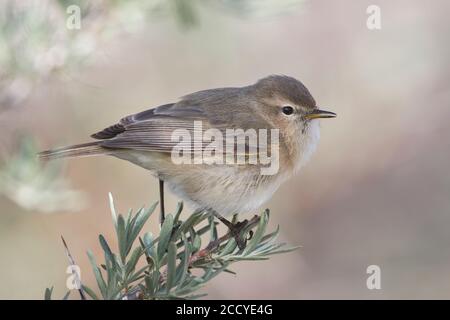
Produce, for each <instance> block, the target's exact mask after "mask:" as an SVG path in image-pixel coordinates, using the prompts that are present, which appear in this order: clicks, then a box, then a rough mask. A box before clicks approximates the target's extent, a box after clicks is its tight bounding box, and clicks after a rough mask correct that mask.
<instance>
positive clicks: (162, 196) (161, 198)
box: [159, 180, 166, 225]
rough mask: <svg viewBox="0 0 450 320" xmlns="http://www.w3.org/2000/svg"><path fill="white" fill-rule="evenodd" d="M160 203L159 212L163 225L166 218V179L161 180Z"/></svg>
mask: <svg viewBox="0 0 450 320" xmlns="http://www.w3.org/2000/svg"><path fill="white" fill-rule="evenodd" d="M159 205H160V209H161V211H160V214H159V223H160V224H161V225H162V224H163V223H164V220H165V218H166V213H165V211H164V181H163V180H159Z"/></svg>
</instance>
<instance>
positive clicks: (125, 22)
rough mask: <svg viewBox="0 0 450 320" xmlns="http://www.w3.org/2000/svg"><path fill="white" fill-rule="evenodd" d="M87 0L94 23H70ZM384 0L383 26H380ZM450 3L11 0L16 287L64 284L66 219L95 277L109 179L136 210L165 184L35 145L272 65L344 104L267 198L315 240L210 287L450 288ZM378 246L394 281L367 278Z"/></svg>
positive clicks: (7, 237)
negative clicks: (93, 258)
mask: <svg viewBox="0 0 450 320" xmlns="http://www.w3.org/2000/svg"><path fill="white" fill-rule="evenodd" d="M71 4H77V5H79V6H80V8H81V13H82V19H81V29H79V30H77V29H75V30H71V29H68V28H67V27H66V19H67V17H68V14H67V13H66V9H67V7H68V6H69V5H71ZM372 4H375V5H378V6H379V7H380V8H381V27H382V28H381V30H369V29H368V28H367V27H366V20H367V18H368V14H367V13H366V9H367V7H368V6H369V5H372ZM448 12H450V3H449V2H448V1H445V0H436V1H433V2H432V3H429V2H424V1H418V0H414V1H411V0H408V1H406V0H399V1H387V0H377V1H361V0H352V1H349V0H346V1H343V0H340V1H323V0H314V1H312V0H310V1H307V0H305V1H296V0H290V1H273V0H272V1H270V0H264V1H252V0H247V1H246V0H243V1H232V0H228V1H227V0H221V1H220V0H210V1H206V0H203V1H201V0H192V1H183V0H169V1H158V0H152V1H92V2H88V1H56V0H53V1H51V0H45V1H31V0H29V1H9V0H2V1H0V25H1V28H0V128H1V135H0V283H1V286H0V298H3V299H12V298H19V299H41V298H43V292H44V289H45V287H48V286H51V285H54V286H55V290H54V296H55V297H59V296H61V297H62V295H63V294H64V293H65V291H66V288H65V283H66V278H67V276H68V275H67V274H66V273H65V272H66V267H67V259H66V256H65V253H64V250H63V247H62V244H61V241H60V235H64V237H65V239H66V241H67V242H68V244H69V247H70V249H71V252H72V255H73V256H74V257H75V259H76V261H77V263H78V264H79V265H80V266H81V270H82V274H81V276H82V280H83V282H85V283H86V284H88V285H90V286H91V287H95V285H94V278H93V275H92V272H91V269H90V266H89V262H88V259H87V256H86V250H87V249H88V248H90V249H92V250H93V252H94V253H95V254H96V255H99V254H100V253H101V249H100V246H99V244H98V238H97V237H98V234H99V233H102V234H104V235H105V236H106V238H107V239H108V240H110V241H111V242H112V243H113V244H115V243H114V233H113V226H112V223H111V219H110V214H109V209H108V201H107V194H108V192H112V193H113V194H114V196H115V202H116V206H117V207H118V209H119V211H121V212H124V211H126V210H128V208H138V207H140V206H141V205H143V204H146V205H149V204H151V203H153V202H154V201H156V200H157V199H158V192H157V190H158V189H157V181H156V180H155V179H154V178H152V177H151V176H150V175H149V174H147V173H146V172H145V171H144V170H143V169H141V168H138V167H135V166H133V165H131V164H129V163H127V162H124V161H120V160H117V159H113V158H108V157H104V158H83V159H76V160H70V161H65V162H58V163H55V164H49V165H42V164H39V163H36V161H35V158H34V152H35V151H36V150H38V149H46V148H50V147H55V146H61V145H64V144H70V143H78V142H84V141H87V140H88V137H89V135H90V134H91V133H93V132H95V131H97V130H99V129H102V128H104V127H105V126H107V125H110V124H112V123H114V122H116V120H117V119H119V118H121V117H122V116H125V115H127V114H130V113H134V112H138V111H141V110H144V109H146V108H149V107H153V106H158V105H161V104H164V103H167V102H173V101H176V99H177V98H178V97H180V96H182V95H183V94H186V93H189V92H193V91H196V90H200V89H204V88H213V87H223V86H241V85H247V84H250V83H253V82H254V81H256V80H257V79H259V78H261V77H264V76H266V75H269V74H287V75H291V76H293V77H296V78H298V79H300V80H301V81H303V82H304V83H305V84H306V85H307V87H308V88H309V89H310V90H311V92H312V94H313V95H314V97H315V99H316V101H317V102H318V104H319V105H320V106H325V107H327V109H329V110H332V111H335V112H336V113H337V114H338V118H337V119H334V120H324V121H322V139H321V142H320V145H319V148H318V151H317V152H316V154H315V155H314V156H313V159H312V160H311V162H310V163H309V164H308V165H307V166H306V167H305V168H304V170H303V171H301V172H300V174H299V175H298V176H296V177H295V178H294V179H292V180H290V181H289V182H288V183H286V184H285V185H283V186H282V187H281V188H280V190H279V191H278V192H277V193H276V194H275V196H274V197H273V198H272V199H271V201H270V202H269V203H267V205H266V207H268V208H270V209H271V212H272V215H271V225H272V226H273V227H274V228H275V226H276V225H280V227H281V231H282V236H281V237H282V239H283V240H285V241H287V242H288V243H289V244H292V245H302V248H301V249H299V250H297V251H295V252H293V253H289V254H285V255H279V256H275V257H273V258H272V259H271V260H269V261H263V262H254V263H253V262H243V263H238V264H237V265H236V266H235V267H234V268H233V270H234V271H236V272H237V276H234V275H231V274H223V275H221V276H219V277H218V278H216V279H214V280H213V281H212V282H211V283H210V284H209V285H208V286H207V287H206V288H205V290H204V291H205V292H208V293H209V296H208V298H219V299H222V298H223V299H250V298H263V299H282V298H284V299H317V298H325V299H331V298H338V299H349V298H355V299H380V298H385V299H392V298H396V299H398V298H402V299H403V298H409V299H416V298H425V299H428V298H430V299H431V298H438V299H442V298H447V299H448V298H450V232H449V229H450V170H448V167H449V163H450V139H449V138H450V125H449V119H450V108H449V107H450V60H449V59H448V57H449V56H450V43H449V40H448V32H449V30H450V20H449V19H448ZM167 199H168V200H167V201H168V204H167V206H168V210H169V211H170V210H173V209H174V208H175V205H176V202H177V199H176V198H175V197H173V196H171V195H168V198H167ZM184 214H188V211H185V213H184ZM155 216H156V215H155ZM146 229H147V230H151V231H153V232H158V227H157V224H156V221H155V220H152V221H150V223H149V224H148V225H147V226H146ZM374 264H375V265H378V266H380V268H381V286H382V288H381V290H368V289H367V287H366V279H367V277H368V275H367V274H366V268H367V267H368V266H369V265H374Z"/></svg>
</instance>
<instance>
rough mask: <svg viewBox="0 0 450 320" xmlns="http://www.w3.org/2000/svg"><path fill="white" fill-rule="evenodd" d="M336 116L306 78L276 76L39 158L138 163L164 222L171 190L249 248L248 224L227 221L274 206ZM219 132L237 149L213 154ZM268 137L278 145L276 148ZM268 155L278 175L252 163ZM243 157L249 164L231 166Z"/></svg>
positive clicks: (142, 116)
mask: <svg viewBox="0 0 450 320" xmlns="http://www.w3.org/2000/svg"><path fill="white" fill-rule="evenodd" d="M334 117H336V114H335V113H334V112H331V111H326V110H322V109H321V108H319V107H318V106H317V105H316V102H315V100H314V98H313V96H312V95H311V93H310V92H309V90H308V89H307V88H306V86H305V85H304V84H303V83H302V82H300V81H299V80H297V79H295V78H293V77H290V76H286V75H270V76H267V77H264V78H262V79H259V80H258V81H256V82H255V83H254V84H251V85H247V86H242V87H225V88H216V89H207V90H202V91H198V92H194V93H191V94H188V95H185V96H183V97H181V98H180V99H179V100H178V101H177V102H174V103H168V104H164V105H161V106H158V107H156V108H151V109H148V110H145V111H142V112H139V113H135V114H132V115H129V116H126V117H124V118H122V119H121V120H120V121H118V122H117V123H115V124H113V125H111V126H108V127H106V128H105V129H103V130H101V131H99V132H97V133H94V134H92V135H91V137H92V138H94V139H95V141H91V142H87V143H83V144H77V145H72V146H68V147H63V148H58V149H54V150H48V151H44V152H41V153H39V157H40V158H42V159H56V158H67V157H84V156H98V155H109V156H113V157H116V158H119V159H122V160H126V161H129V162H131V163H133V164H136V165H138V166H140V167H142V168H144V169H147V170H149V171H150V172H151V174H152V175H154V176H155V177H156V178H157V179H158V180H159V189H160V207H161V210H160V212H161V213H160V219H161V221H164V218H165V210H164V187H165V185H166V186H167V187H168V188H169V189H170V190H171V191H172V192H173V193H174V194H175V195H177V196H178V197H180V198H181V199H183V200H184V201H185V202H186V203H187V204H188V205H190V206H191V207H192V208H194V209H198V210H205V211H207V212H211V214H213V215H214V216H215V217H217V218H218V219H219V220H220V221H222V222H223V223H224V224H225V225H226V226H227V227H228V228H229V230H230V232H231V233H232V234H233V236H234V237H235V239H236V242H237V244H238V246H239V247H240V248H243V247H245V240H244V239H241V238H240V236H239V232H240V230H242V228H243V227H245V223H242V222H237V223H232V222H230V221H229V220H228V219H227V217H229V216H231V215H236V214H238V215H241V214H246V213H250V212H253V211H255V210H257V209H258V208H259V207H261V206H262V205H263V204H264V203H266V202H267V201H268V200H269V199H270V198H271V197H272V195H273V194H274V193H275V192H276V191H277V189H278V188H279V187H280V186H281V185H282V183H284V182H285V181H287V180H288V179H289V178H291V177H292V176H294V175H295V174H296V173H297V172H298V171H299V170H300V169H301V168H302V167H303V165H304V164H305V163H306V162H307V161H308V160H309V159H310V158H311V155H312V154H313V153H314V151H315V150H316V147H317V144H318V141H319V138H320V124H319V119H321V118H334ZM199 125H200V129H199V128H198V127H199ZM196 127H197V128H196ZM211 130H214V131H212V132H213V133H214V134H212V135H211V134H210V136H214V137H215V138H216V139H218V138H220V136H221V135H222V137H226V138H228V137H229V135H230V134H229V132H232V133H234V134H236V132H238V133H237V134H236V136H235V137H232V138H233V140H232V141H234V142H236V141H237V142H236V145H235V146H234V147H233V148H231V149H227V148H225V147H224V144H222V147H223V148H217V149H214V150H213V151H214V152H208V153H207V152H205V151H206V149H207V147H208V145H207V144H206V142H205V141H203V139H204V134H206V133H208V132H210V133H211ZM264 130H265V132H266V135H262V136H260V135H257V136H256V138H257V140H258V144H257V145H256V146H254V145H252V144H251V143H250V142H252V141H253V142H254V141H255V140H252V139H251V137H252V135H251V134H250V133H260V132H264ZM268 132H270V133H271V137H272V136H274V137H278V140H276V141H275V140H271V141H269V143H268V139H269V137H268ZM175 133H176V137H175V138H174V134H175ZM272 133H273V135H272ZM180 134H184V135H188V137H187V140H184V142H183V143H180V141H181V140H182V139H180V137H179V136H180ZM196 134H197V136H201V137H202V138H201V140H202V141H200V144H196V141H195V139H194V141H192V140H190V139H189V136H190V137H191V138H192V136H195V135H196ZM198 134H200V135H198ZM235 138H236V139H235ZM211 141H212V139H210V140H209V141H207V142H211ZM230 141H231V140H230ZM274 141H275V143H273V145H270V142H274ZM215 142H216V144H215V146H216V147H217V146H218V147H220V143H222V142H220V141H219V142H218V141H215ZM227 142H228V140H227ZM262 142H264V143H266V144H264V143H262ZM223 143H224V142H223ZM269 149H270V150H269ZM174 150H177V151H176V152H174ZM180 150H182V151H183V152H182V153H183V156H184V157H185V158H183V159H185V160H186V159H187V160H189V159H191V160H192V159H194V158H195V156H196V155H200V156H203V157H204V158H202V159H200V160H203V161H191V162H189V161H184V162H182V163H179V161H176V160H179V159H177V158H176V157H175V155H179V154H180ZM209 151H211V150H209ZM230 151H231V152H233V154H232V155H231V156H230V155H229V154H228V155H226V161H225V160H224V159H222V161H220V156H222V155H224V154H225V153H227V152H230ZM268 151H270V152H268ZM262 152H265V154H266V156H267V154H269V153H270V155H271V158H270V157H269V159H271V160H272V161H274V162H277V166H274V167H275V170H272V171H273V172H271V173H270V174H263V170H262V169H263V168H267V165H264V164H262V163H260V162H257V163H252V164H250V163H248V160H249V159H250V158H251V157H252V156H255V155H256V156H257V157H256V158H257V159H260V158H261V159H262V157H261V156H262ZM237 157H241V158H240V159H241V160H242V159H244V161H243V162H242V161H241V162H237V161H227V160H229V159H231V160H236V158H237ZM245 221H246V220H244V222H245Z"/></svg>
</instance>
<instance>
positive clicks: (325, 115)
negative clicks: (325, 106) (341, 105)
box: [305, 109, 336, 120]
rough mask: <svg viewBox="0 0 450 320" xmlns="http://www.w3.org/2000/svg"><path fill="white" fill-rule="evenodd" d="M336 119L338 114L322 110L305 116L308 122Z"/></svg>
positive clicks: (316, 110) (315, 110)
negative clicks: (320, 119)
mask: <svg viewBox="0 0 450 320" xmlns="http://www.w3.org/2000/svg"><path fill="white" fill-rule="evenodd" d="M334 117H336V113H334V112H330V111H325V110H320V109H314V110H313V111H311V112H309V113H307V114H306V115H305V118H306V119H308V120H312V119H319V118H334Z"/></svg>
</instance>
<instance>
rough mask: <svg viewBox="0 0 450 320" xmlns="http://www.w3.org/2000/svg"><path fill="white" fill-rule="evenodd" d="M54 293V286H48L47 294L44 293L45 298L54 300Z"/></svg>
mask: <svg viewBox="0 0 450 320" xmlns="http://www.w3.org/2000/svg"><path fill="white" fill-rule="evenodd" d="M52 293H53V287H51V288H46V289H45V294H44V298H45V300H52Z"/></svg>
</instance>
